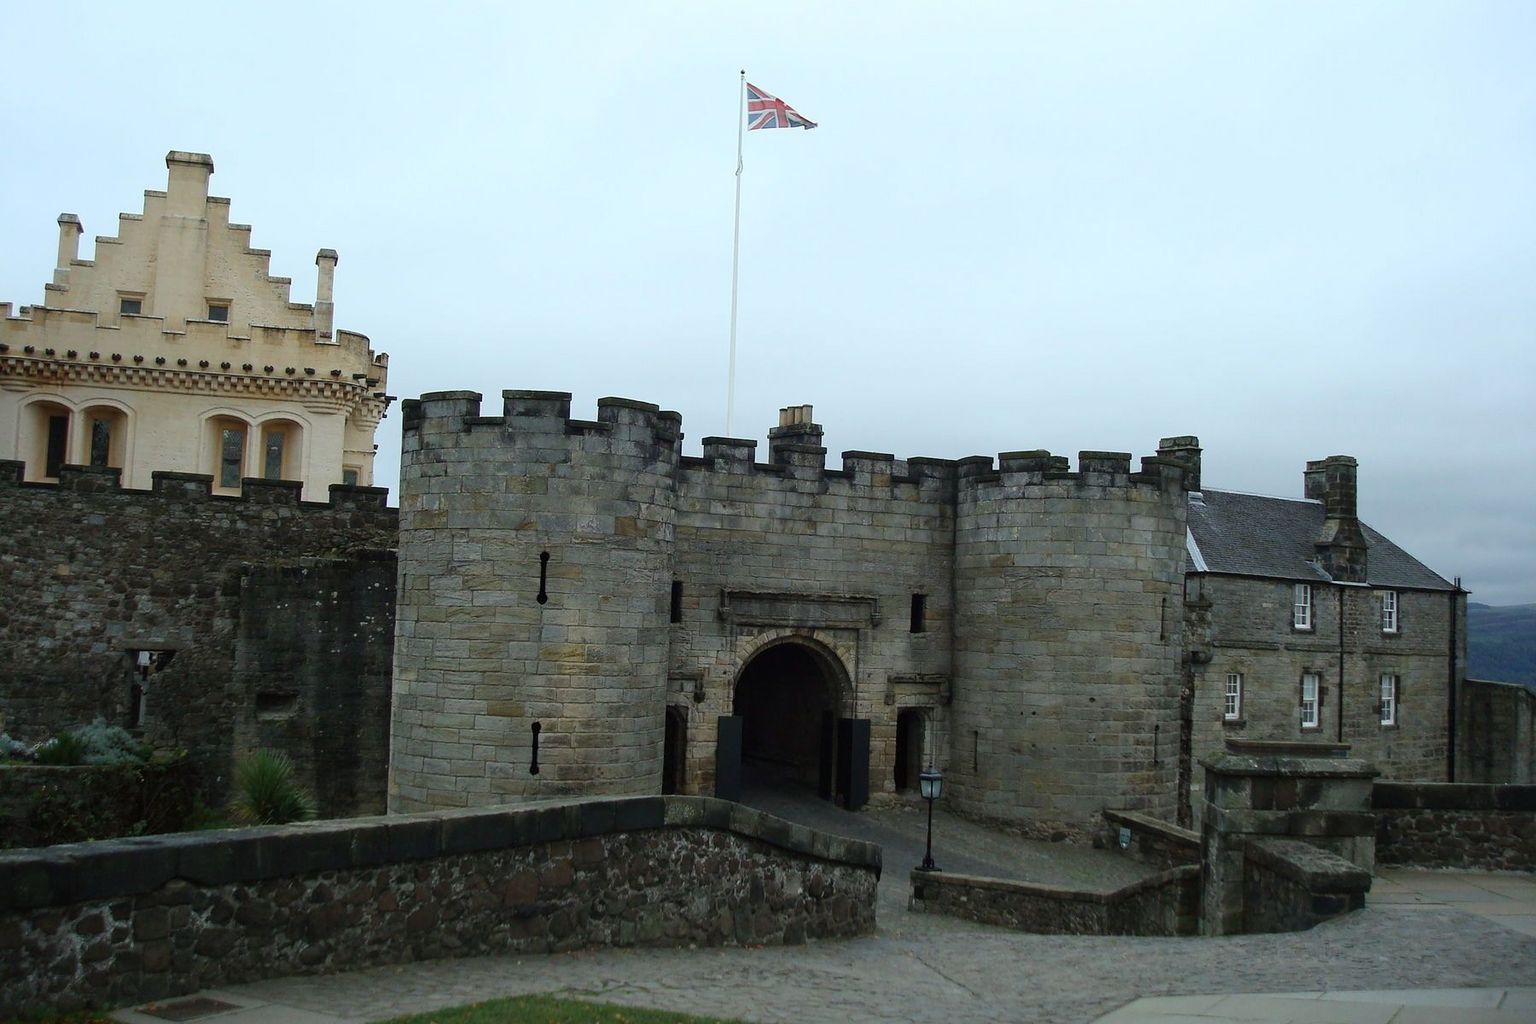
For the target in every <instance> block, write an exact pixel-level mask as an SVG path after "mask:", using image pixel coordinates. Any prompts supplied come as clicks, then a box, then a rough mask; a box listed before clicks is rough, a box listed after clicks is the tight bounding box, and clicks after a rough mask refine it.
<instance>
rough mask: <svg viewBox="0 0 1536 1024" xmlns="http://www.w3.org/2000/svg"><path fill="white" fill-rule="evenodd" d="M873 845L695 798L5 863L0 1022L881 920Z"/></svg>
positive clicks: (820, 932)
mask: <svg viewBox="0 0 1536 1024" xmlns="http://www.w3.org/2000/svg"><path fill="white" fill-rule="evenodd" d="M879 874H880V850H879V848H878V847H876V846H874V845H872V844H868V843H861V842H857V841H853V840H846V839H840V838H837V837H834V836H829V835H825V834H822V833H817V832H813V831H811V830H810V829H808V828H805V827H803V826H796V825H791V824H789V823H787V822H784V821H781V820H779V819H776V818H772V817H770V816H768V815H765V814H762V813H761V812H757V811H753V810H750V809H748V808H744V807H741V806H739V805H732V804H727V803H724V802H721V801H716V800H709V799H703V798H692V797H644V798H632V799H619V800H592V801H580V802H575V803H568V804H545V805H541V806H538V807H533V808H525V809H521V810H513V809H498V810H483V811H458V812H443V813H435V814H422V815H409V816H394V817H386V818H369V819H356V820H353V821H349V822H334V821H333V822H317V823H312V824H309V825H302V826H287V827H274V828H255V829H240V830H230V831H224V832H209V833H195V834H187V835H178V836H166V837H155V838H148V839H138V840H119V841H113V842H104V843H92V844H82V845H78V846H60V847H53V848H50V849H47V850H23V851H12V852H9V853H3V854H0V1015H4V1016H9V1015H12V1014H18V1013H21V1012H25V1011H32V1010H41V1009H68V1008H74V1007H79V1006H87V1005H95V1004H102V1003H107V1004H114V1003H117V1004H120V1003H127V1002H134V1001H138V1000H142V999H157V998H164V997H167V996H172V995H177V994H181V993H185V992H189V991H195V990H197V989H201V988H209V987H217V986H219V985H225V984H235V983H240V982H247V981H255V980H258V979H261V978H266V977H276V976H284V975H292V974H312V973H325V972H331V971H339V970H349V969H354V968H359V967H366V966H371V965H378V964H391V963H403V962H408V961H412V960H419V959H427V958H433V957H443V956H470V955H476V954H483V953H494V952H505V951H516V952H529V953H546V952H555V951H563V950H571V949H579V948H583V947H587V946H669V945H690V944H701V945H737V944H778V943H797V942H804V941H806V940H808V939H819V938H836V937H846V936H853V935H861V934H866V933H868V932H870V931H872V930H873V928H874V925H875V888H876V883H877V881H878V879H879Z"/></svg>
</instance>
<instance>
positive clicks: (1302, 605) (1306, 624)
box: [1291, 583, 1312, 630]
mask: <svg viewBox="0 0 1536 1024" xmlns="http://www.w3.org/2000/svg"><path fill="white" fill-rule="evenodd" d="M1292 594H1293V596H1292V598H1291V626H1292V627H1293V628H1295V629H1308V630H1309V629H1311V628H1312V584H1310V583H1298V584H1296V588H1295V590H1294V591H1293V592H1292Z"/></svg>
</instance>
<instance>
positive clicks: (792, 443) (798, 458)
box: [768, 405, 827, 469]
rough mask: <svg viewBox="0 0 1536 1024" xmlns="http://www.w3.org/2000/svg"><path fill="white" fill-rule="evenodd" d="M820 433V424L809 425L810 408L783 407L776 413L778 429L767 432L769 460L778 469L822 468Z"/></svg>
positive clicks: (823, 456)
mask: <svg viewBox="0 0 1536 1024" xmlns="http://www.w3.org/2000/svg"><path fill="white" fill-rule="evenodd" d="M822 433H823V431H822V429H821V424H819V423H813V422H811V407H810V406H808V405H790V406H785V407H784V408H783V409H780V410H779V425H778V426H777V427H774V428H773V429H772V430H770V431H768V453H769V454H768V457H769V460H770V461H771V462H773V464H774V465H778V466H802V467H807V468H818V469H821V468H825V467H826V464H827V450H826V449H825V448H823V447H822V446H821V437H822Z"/></svg>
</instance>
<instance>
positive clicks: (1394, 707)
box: [1381, 672, 1402, 725]
mask: <svg viewBox="0 0 1536 1024" xmlns="http://www.w3.org/2000/svg"><path fill="white" fill-rule="evenodd" d="M1401 691H1402V681H1401V679H1400V678H1399V676H1398V674H1397V673H1396V672H1383V673H1382V674H1381V724H1382V725H1396V724H1397V712H1398V701H1399V698H1400V695H1401Z"/></svg>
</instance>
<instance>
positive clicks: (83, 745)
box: [34, 718, 149, 765]
mask: <svg viewBox="0 0 1536 1024" xmlns="http://www.w3.org/2000/svg"><path fill="white" fill-rule="evenodd" d="M34 755H35V757H36V759H37V763H38V764H52V765H74V764H143V763H145V762H146V761H148V760H149V748H147V747H146V746H145V745H144V744H142V743H140V742H139V741H138V740H136V739H134V738H133V736H132V735H131V734H129V732H128V731H127V730H126V729H121V728H119V727H117V726H115V725H108V724H107V723H106V721H105V720H104V719H101V718H98V719H96V721H94V722H92V723H91V724H90V725H82V726H80V727H79V728H78V729H71V730H70V731H69V732H65V733H60V734H59V735H57V736H55V737H53V738H52V739H50V740H46V741H44V742H43V743H40V744H38V747H37V750H36V751H34Z"/></svg>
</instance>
